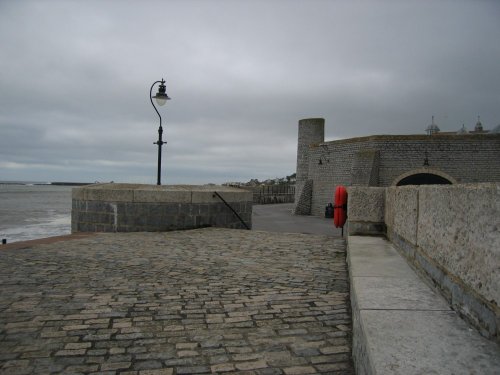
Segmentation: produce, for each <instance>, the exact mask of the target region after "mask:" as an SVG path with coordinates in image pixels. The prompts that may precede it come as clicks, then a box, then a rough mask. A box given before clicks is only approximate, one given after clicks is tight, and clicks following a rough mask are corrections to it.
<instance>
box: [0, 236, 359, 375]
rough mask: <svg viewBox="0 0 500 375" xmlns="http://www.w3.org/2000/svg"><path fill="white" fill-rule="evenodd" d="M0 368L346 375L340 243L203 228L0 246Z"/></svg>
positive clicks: (347, 320) (349, 370) (347, 329)
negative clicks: (13, 247)
mask: <svg viewBox="0 0 500 375" xmlns="http://www.w3.org/2000/svg"><path fill="white" fill-rule="evenodd" d="M0 283H1V286H0V373H1V374H110V375H111V374H127V375H169V374H173V375H175V374H203V373H224V374H262V375H264V374H270V375H271V374H285V375H293V374H316V373H322V374H353V373H354V370H353V367H352V360H351V355H350V352H351V313H350V307H349V290H348V288H349V286H348V277H347V266H346V263H345V243H344V240H342V239H338V238H332V237H327V236H321V235H304V234H284V233H266V232H258V231H242V230H230V229H216V228H207V229H200V230H192V231H182V232H166V233H123V234H118V233H116V234H99V235H95V236H91V237H88V238H85V239H77V240H71V241H63V242H57V243H53V244H48V245H34V246H33V247H31V248H27V249H18V250H6V251H0Z"/></svg>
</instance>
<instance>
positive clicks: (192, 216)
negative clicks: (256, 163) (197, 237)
mask: <svg viewBox="0 0 500 375" xmlns="http://www.w3.org/2000/svg"><path fill="white" fill-rule="evenodd" d="M215 192H217V193H219V195H220V196H222V198H223V199H224V200H225V201H226V202H227V203H228V204H229V205H230V206H231V207H232V208H233V210H234V211H235V212H236V213H237V214H238V215H239V216H240V217H241V219H242V220H243V222H244V223H245V224H246V226H247V227H248V228H251V227H252V192H249V191H247V190H243V189H238V188H234V187H226V186H214V185H204V186H195V185H160V186H158V185H140V184H113V183H111V184H97V185H89V186H83V187H80V188H74V189H73V193H72V200H73V203H72V204H73V205H72V211H71V231H72V232H73V233H75V232H144V231H145V232H156V231H170V230H180V229H194V228H202V227H208V226H212V227H222V228H235V229H245V225H244V224H243V223H242V222H241V221H240V219H239V218H238V216H237V215H236V214H235V213H234V212H233V211H232V210H231V209H230V208H229V207H227V205H226V204H225V203H224V202H222V200H221V199H220V198H219V197H218V196H217V195H216V194H215Z"/></svg>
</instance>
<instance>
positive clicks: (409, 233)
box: [348, 183, 500, 340]
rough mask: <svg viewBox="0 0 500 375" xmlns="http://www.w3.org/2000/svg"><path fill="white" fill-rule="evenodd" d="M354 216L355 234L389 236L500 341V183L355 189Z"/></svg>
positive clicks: (464, 313)
mask: <svg viewBox="0 0 500 375" xmlns="http://www.w3.org/2000/svg"><path fill="white" fill-rule="evenodd" d="M381 189H382V190H381ZM348 219H349V223H348V231H349V233H350V234H385V235H386V236H387V237H388V239H389V240H391V242H392V243H393V244H394V245H395V247H396V248H397V249H398V250H399V251H400V252H401V253H402V254H403V255H404V256H405V257H406V259H407V260H408V261H409V263H410V264H412V265H413V266H414V267H415V268H416V269H417V270H418V271H419V272H420V273H421V274H423V275H424V276H425V277H426V278H427V279H428V280H430V281H431V282H432V283H433V284H434V285H435V286H436V287H437V288H439V289H440V291H441V292H442V294H443V295H444V297H445V298H446V299H447V300H448V302H449V303H450V305H451V306H452V307H453V308H454V309H455V310H456V311H458V312H459V313H460V314H461V315H462V316H463V317H465V318H466V319H467V320H469V321H470V322H471V323H472V324H473V325H474V326H476V327H477V328H478V329H479V330H480V331H481V333H482V334H483V335H484V336H487V337H490V338H496V339H497V340H499V338H500V309H499V306H498V303H499V301H500V272H499V270H500V184H499V183H481V184H464V185H421V186H404V187H388V188H369V187H351V188H349V203H348Z"/></svg>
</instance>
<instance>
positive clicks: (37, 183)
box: [0, 181, 93, 186]
mask: <svg viewBox="0 0 500 375" xmlns="http://www.w3.org/2000/svg"><path fill="white" fill-rule="evenodd" d="M92 184H93V183H92V182H60V181H55V182H34V181H0V185H17V186H32V185H35V186H84V185H92Z"/></svg>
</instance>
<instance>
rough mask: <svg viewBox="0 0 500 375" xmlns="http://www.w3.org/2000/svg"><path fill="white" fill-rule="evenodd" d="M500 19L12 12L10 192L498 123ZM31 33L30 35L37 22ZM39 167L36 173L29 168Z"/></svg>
mask: <svg viewBox="0 0 500 375" xmlns="http://www.w3.org/2000/svg"><path fill="white" fill-rule="evenodd" d="M499 16H500V6H499V5H498V4H497V3H495V2H454V1H453V2H451V1H440V2H421V1H404V2H394V1H380V2H362V1H360V2H341V1H321V0H317V1H307V2H306V1H278V0H276V1H238V2H234V1H210V2H207V1H183V2H181V1H169V2H161V1H149V2H142V3H141V4H140V5H138V4H137V3H136V2H128V1H119V2H118V1H104V2H102V1H99V2H94V1H89V2H76V1H55V0H54V1H49V0H47V1H43V2H39V1H36V2H34V1H33V2H31V1H23V2H1V3H0V45H1V46H2V59H0V72H1V75H0V132H1V134H0V135H1V136H0V175H1V177H0V179H25V180H33V179H42V180H50V179H53V180H63V179H68V180H73V181H74V180H87V181H93V180H115V181H138V182H148V183H154V181H155V173H156V169H155V167H156V150H157V149H156V146H154V145H153V142H154V141H155V140H156V137H157V133H156V131H157V127H158V118H157V115H156V113H155V112H154V110H153V108H151V104H150V102H149V97H148V94H149V87H150V85H151V84H152V83H153V82H154V81H155V80H158V79H161V78H162V77H164V78H165V79H166V81H167V93H168V94H169V96H171V97H172V100H171V101H170V102H168V103H167V105H166V106H165V107H162V108H160V111H161V113H162V117H163V119H164V127H165V138H166V140H167V141H168V144H167V145H166V148H165V152H164V167H165V174H166V176H168V177H167V179H166V180H167V181H168V182H171V183H182V182H189V183H203V182H224V181H229V180H237V179H239V180H248V179H250V178H254V177H257V178H261V179H262V178H269V177H275V176H284V175H287V174H290V173H292V172H293V170H294V168H295V157H296V155H295V152H296V136H297V121H298V120H299V119H301V118H305V117H325V118H326V121H327V129H326V130H327V138H330V139H332V138H337V137H353V136H363V135H369V134H382V133H392V134H399V133H423V132H424V129H425V127H426V126H427V125H428V123H429V122H430V117H431V115H435V116H436V121H437V122H438V124H439V125H440V127H441V129H442V130H454V129H458V128H459V127H460V126H461V124H462V123H465V124H466V126H467V127H469V128H470V127H471V126H473V123H475V121H476V116H477V115H481V119H482V121H483V123H484V124H485V127H486V128H493V127H494V126H496V125H497V124H498V123H500V94H499V93H498V87H500V74H499V73H500V67H499V65H498V61H499V57H500V45H499V44H498V42H497V41H496V39H497V35H500V24H499V23H498V19H499ZM25 20H30V22H25ZM30 166H31V167H30Z"/></svg>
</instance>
